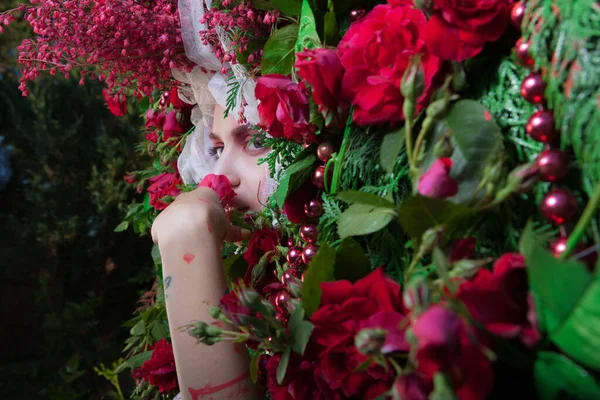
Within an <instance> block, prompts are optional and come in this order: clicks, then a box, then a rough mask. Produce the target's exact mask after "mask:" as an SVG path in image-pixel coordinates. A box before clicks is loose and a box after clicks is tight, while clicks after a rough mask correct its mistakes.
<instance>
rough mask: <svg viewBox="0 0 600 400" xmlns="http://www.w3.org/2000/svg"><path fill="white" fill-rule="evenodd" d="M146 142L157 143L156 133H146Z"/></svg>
mask: <svg viewBox="0 0 600 400" xmlns="http://www.w3.org/2000/svg"><path fill="white" fill-rule="evenodd" d="M146 140H147V141H149V142H152V143H158V134H157V133H156V132H152V133H147V134H146Z"/></svg>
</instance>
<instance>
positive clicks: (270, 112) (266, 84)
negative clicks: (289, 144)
mask: <svg viewBox="0 0 600 400" xmlns="http://www.w3.org/2000/svg"><path fill="white" fill-rule="evenodd" d="M255 94H256V98H257V99H258V100H260V104H259V105H258V115H259V117H260V123H259V124H258V125H259V126H260V127H261V128H262V129H264V130H266V131H267V132H269V134H270V135H271V136H273V137H279V138H286V139H288V140H291V141H294V142H296V143H302V142H312V141H315V135H314V134H315V126H314V125H312V124H311V123H310V110H309V106H308V95H307V94H306V91H305V90H304V89H303V88H302V87H301V86H300V85H298V84H297V83H294V82H293V81H292V80H291V79H290V78H288V77H286V76H283V75H267V76H262V77H260V78H258V82H257V84H256V90H255Z"/></svg>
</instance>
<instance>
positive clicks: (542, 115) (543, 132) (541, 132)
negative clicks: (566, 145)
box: [525, 110, 559, 144]
mask: <svg viewBox="0 0 600 400" xmlns="http://www.w3.org/2000/svg"><path fill="white" fill-rule="evenodd" d="M555 126H556V121H555V120H554V114H552V111H548V110H542V111H536V112H535V113H533V114H532V115H531V117H529V120H528V121H527V124H526V125H525V131H526V132H527V134H528V135H529V136H531V138H532V139H534V140H537V141H538V142H542V143H548V144H550V143H554V142H556V140H557V139H558V137H559V132H558V131H557V130H556V128H555Z"/></svg>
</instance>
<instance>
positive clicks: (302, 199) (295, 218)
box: [283, 182, 317, 224]
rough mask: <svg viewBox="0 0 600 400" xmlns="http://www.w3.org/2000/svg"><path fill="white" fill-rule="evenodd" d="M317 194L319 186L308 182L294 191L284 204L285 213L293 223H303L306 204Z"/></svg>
mask: <svg viewBox="0 0 600 400" xmlns="http://www.w3.org/2000/svg"><path fill="white" fill-rule="evenodd" d="M316 196H317V187H316V186H315V185H313V184H312V183H311V182H307V183H306V184H304V185H303V186H301V187H300V189H298V190H296V191H295V192H294V193H292V194H291V195H290V196H289V197H288V198H287V199H285V203H284V204H283V213H284V214H285V215H286V216H287V218H288V220H290V222H291V223H293V224H301V223H302V222H304V220H305V219H306V213H305V212H304V205H305V204H306V203H307V202H308V201H309V200H312V199H314V198H315V197H316Z"/></svg>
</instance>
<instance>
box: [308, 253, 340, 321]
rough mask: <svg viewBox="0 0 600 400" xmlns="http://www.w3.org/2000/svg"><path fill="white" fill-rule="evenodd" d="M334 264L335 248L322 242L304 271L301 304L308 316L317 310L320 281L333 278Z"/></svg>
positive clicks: (319, 298)
mask: <svg viewBox="0 0 600 400" xmlns="http://www.w3.org/2000/svg"><path fill="white" fill-rule="evenodd" d="M334 265H335V250H334V249H333V248H331V247H330V246H329V245H328V244H327V243H323V244H322V245H321V247H320V248H319V252H318V253H317V255H316V256H315V258H313V260H312V261H311V263H310V265H309V266H308V269H307V270H306V272H305V273H304V283H303V284H302V299H303V301H302V306H303V307H304V311H306V315H307V316H308V317H310V316H311V315H312V314H313V313H314V312H315V311H317V309H318V308H319V305H320V304H321V283H322V282H331V281H333V280H335V277H334V275H333V269H334Z"/></svg>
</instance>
